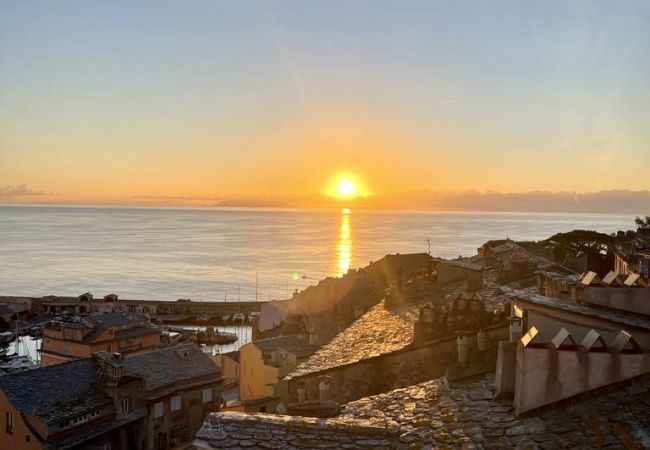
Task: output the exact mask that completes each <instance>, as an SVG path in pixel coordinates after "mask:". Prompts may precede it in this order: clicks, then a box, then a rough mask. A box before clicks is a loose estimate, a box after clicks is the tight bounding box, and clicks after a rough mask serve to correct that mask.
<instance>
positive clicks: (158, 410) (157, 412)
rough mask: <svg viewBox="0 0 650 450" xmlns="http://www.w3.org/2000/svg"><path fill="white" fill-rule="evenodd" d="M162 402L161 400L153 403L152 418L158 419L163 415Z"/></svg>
mask: <svg viewBox="0 0 650 450" xmlns="http://www.w3.org/2000/svg"><path fill="white" fill-rule="evenodd" d="M164 412H165V411H164V404H163V402H158V403H156V404H155V405H153V418H154V419H158V418H160V417H162V416H163V414H164Z"/></svg>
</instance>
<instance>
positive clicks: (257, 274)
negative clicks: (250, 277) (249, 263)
mask: <svg viewBox="0 0 650 450" xmlns="http://www.w3.org/2000/svg"><path fill="white" fill-rule="evenodd" d="M258 281H259V273H258V272H255V301H257V282H258Z"/></svg>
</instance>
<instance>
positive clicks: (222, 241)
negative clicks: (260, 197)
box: [0, 205, 634, 301]
mask: <svg viewBox="0 0 650 450" xmlns="http://www.w3.org/2000/svg"><path fill="white" fill-rule="evenodd" d="M633 220H634V217H632V216H623V215H595V214H591V215H589V214H521V213H440V212H370V211H353V212H352V213H351V214H349V215H344V214H341V213H340V212H339V211H311V210H310V211H304V210H262V209H217V208H205V209H199V208H126V207H68V206H17V205H0V288H1V289H0V290H1V292H0V295H32V296H42V295H49V294H56V295H78V294H80V293H82V292H87V291H90V292H92V293H94V294H95V295H96V296H103V295H105V294H108V293H116V294H118V295H119V296H120V297H122V298H144V299H160V300H176V299H178V298H191V299H194V300H218V301H221V300H229V301H230V300H237V299H239V298H241V299H242V300H253V299H255V298H256V289H255V286H256V278H257V298H258V299H260V300H267V299H268V298H273V299H277V298H285V297H286V296H287V295H288V294H289V295H290V292H291V291H292V290H293V289H295V288H304V287H306V286H307V285H309V284H314V283H316V282H317V280H319V279H321V278H323V277H326V276H338V275H340V274H342V273H344V272H346V271H347V270H348V268H350V267H353V268H354V267H362V266H365V265H366V264H368V262H370V261H373V260H377V259H379V258H381V257H382V256H383V255H385V254H386V253H396V252H400V253H408V252H426V251H427V250H428V242H427V240H428V239H430V240H431V253H432V254H434V255H438V256H445V257H457V256H459V255H472V254H475V253H476V249H477V247H479V246H480V245H481V244H482V243H484V242H485V241H487V240H489V239H500V238H505V237H511V238H513V239H543V238H546V237H548V236H550V235H551V234H554V233H556V232H560V231H569V230H572V229H575V228H582V229H594V230H598V231H601V232H607V233H610V232H613V231H616V230H618V229H629V228H632V225H633ZM293 273H299V274H300V276H301V278H300V279H299V280H298V281H294V280H293V279H292V274H293Z"/></svg>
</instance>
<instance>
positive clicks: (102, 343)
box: [41, 312, 160, 366]
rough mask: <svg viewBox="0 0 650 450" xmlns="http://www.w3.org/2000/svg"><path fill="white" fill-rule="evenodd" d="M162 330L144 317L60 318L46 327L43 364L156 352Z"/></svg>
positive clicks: (42, 354)
mask: <svg viewBox="0 0 650 450" xmlns="http://www.w3.org/2000/svg"><path fill="white" fill-rule="evenodd" d="M159 344H160V331H159V330H157V329H155V328H153V327H152V326H151V324H150V321H149V318H148V317H147V316H145V315H142V314H125V313H122V312H113V313H106V314H92V315H89V316H87V317H85V318H79V317H76V318H75V317H61V318H57V319H54V320H52V321H50V322H49V323H48V324H47V325H46V326H45V327H44V328H43V347H42V349H41V361H42V362H41V363H42V365H44V366H47V365H51V364H58V363H61V362H65V361H69V360H71V359H75V358H89V357H90V356H91V355H92V354H93V353H96V352H100V351H108V352H118V353H123V354H126V353H135V352H142V351H148V350H152V349H155V348H156V347H157V346H158V345H159Z"/></svg>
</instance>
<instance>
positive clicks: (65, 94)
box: [0, 1, 650, 209]
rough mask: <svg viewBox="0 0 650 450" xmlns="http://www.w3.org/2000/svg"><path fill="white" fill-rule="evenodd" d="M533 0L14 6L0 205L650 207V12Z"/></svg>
mask: <svg viewBox="0 0 650 450" xmlns="http://www.w3.org/2000/svg"><path fill="white" fill-rule="evenodd" d="M525 3H526V4H522V2H497V3H494V4H491V5H488V4H486V3H484V2H477V3H472V2H470V3H467V4H466V5H464V7H461V6H459V5H456V4H455V2H431V3H428V2H425V3H414V4H413V5H412V7H411V8H401V7H400V5H399V3H398V2H365V1H359V2H336V1H335V2H290V1H288V2H274V1H271V2H244V4H242V3H239V2H235V3H234V4H233V3H226V2H192V3H190V4H187V3H184V2H175V3H163V4H162V5H159V4H157V3H155V2H154V3H150V2H137V4H133V3H130V2H106V3H105V4H102V5H100V4H91V3H90V2H60V3H58V2H57V3H56V4H52V3H49V2H38V1H33V2H14V3H13V4H7V5H5V7H4V8H3V9H4V10H5V11H4V12H3V14H2V16H1V17H0V30H2V31H1V32H0V67H2V68H3V69H2V70H0V202H35V203H126V204H131V203H135V204H192V205H213V204H218V203H220V204H224V205H252V206H299V207H310V206H313V207H319V206H328V205H330V204H331V203H332V200H330V199H329V198H330V196H329V195H328V194H329V193H330V191H331V189H330V187H331V184H332V183H334V182H335V181H336V180H338V179H339V178H341V177H342V176H344V175H345V174H347V175H348V176H352V177H354V178H355V180H356V182H357V184H358V187H359V189H358V192H359V194H360V195H361V197H365V198H361V199H359V203H360V204H365V205H367V206H368V207H373V208H382V207H385V208H400V207H405V208H414V209H417V208H425V209H426V208H436V207H440V208H451V209H454V205H453V202H454V201H458V199H456V200H453V201H438V200H435V201H434V200H432V197H435V198H438V199H439V198H440V196H449V195H451V196H458V195H465V194H467V193H470V195H474V196H475V197H476V196H479V197H481V196H485V195H488V196H489V195H493V194H494V193H499V194H498V196H500V197H499V198H500V199H501V200H498V199H497V200H494V199H493V200H494V201H495V203H494V205H495V206H494V207H495V208H497V209H500V208H501V207H500V206H499V205H500V204H499V201H504V202H506V203H504V204H503V207H502V208H503V209H508V203H507V201H508V199H507V198H506V197H504V194H512V193H526V194H525V195H529V193H531V192H538V191H543V195H546V196H550V197H554V196H558V195H559V196H560V197H566V196H573V198H575V197H576V196H579V195H582V194H583V193H591V192H599V191H607V192H611V191H616V192H617V194H616V195H615V196H614V197H615V198H616V199H617V200H612V198H610V197H607V196H605V198H603V199H601V200H599V201H601V202H602V205H603V207H604V208H605V209H606V207H607V205H608V204H617V203H620V196H622V197H625V198H627V196H628V195H629V196H637V197H635V198H637V200H635V201H637V203H638V202H642V201H645V200H644V199H647V198H648V197H643V196H644V195H647V190H648V189H649V188H650V181H649V177H648V175H647V173H648V167H650V149H649V147H648V143H649V142H650V139H649V138H650V127H648V126H647V124H648V123H650V121H649V120H648V119H650V94H649V90H648V89H647V80H648V79H650V62H649V59H650V58H648V54H647V49H648V48H649V47H650V29H649V28H648V27H647V25H645V24H647V21H648V19H650V8H649V7H648V5H647V3H646V4H644V3H642V2H639V3H636V2H618V3H614V4H612V3H609V2H586V3H580V2H570V3H567V2H543V3H540V4H534V3H530V2H525ZM125 11H128V14H127V13H125ZM486 193H487V194H486ZM518 195H524V194H518ZM535 195H539V194H535ZM587 195H591V194H587ZM599 195H600V194H599ZM639 195H640V196H641V197H638V196H639ZM481 198H483V197H481ZM599 198H600V197H599ZM639 198H641V200H639ZM524 200H526V198H524ZM350 201H351V200H350ZM450 202H451V203H450ZM608 202H609V203H608ZM465 206H466V207H468V208H473V207H475V206H471V205H470V206H467V205H465ZM461 209H462V207H461Z"/></svg>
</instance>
